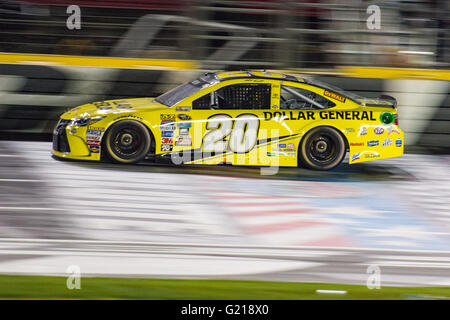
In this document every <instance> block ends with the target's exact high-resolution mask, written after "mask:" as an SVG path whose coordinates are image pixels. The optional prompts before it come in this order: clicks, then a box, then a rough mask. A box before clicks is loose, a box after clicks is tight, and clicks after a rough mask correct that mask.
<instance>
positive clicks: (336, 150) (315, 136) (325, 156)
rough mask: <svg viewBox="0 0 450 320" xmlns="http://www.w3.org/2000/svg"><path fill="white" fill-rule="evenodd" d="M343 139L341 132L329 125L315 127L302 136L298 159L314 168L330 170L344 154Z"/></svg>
mask: <svg viewBox="0 0 450 320" xmlns="http://www.w3.org/2000/svg"><path fill="white" fill-rule="evenodd" d="M345 151H346V147H345V141H344V138H343V137H342V136H341V134H340V133H339V132H338V131H337V130H335V129H333V128H330V127H317V128H314V129H312V130H310V131H308V132H307V133H306V135H305V137H304V138H303V140H302V142H301V145H300V150H299V159H300V162H301V164H302V165H305V166H306V167H308V168H310V169H314V170H331V169H333V168H335V167H336V166H338V165H339V164H340V163H341V161H342V159H344V156H345Z"/></svg>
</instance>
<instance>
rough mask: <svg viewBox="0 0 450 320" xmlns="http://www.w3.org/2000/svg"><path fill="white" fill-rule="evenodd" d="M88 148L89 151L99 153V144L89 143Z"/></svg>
mask: <svg viewBox="0 0 450 320" xmlns="http://www.w3.org/2000/svg"><path fill="white" fill-rule="evenodd" d="M89 150H90V151H91V153H100V146H98V145H90V146H89Z"/></svg>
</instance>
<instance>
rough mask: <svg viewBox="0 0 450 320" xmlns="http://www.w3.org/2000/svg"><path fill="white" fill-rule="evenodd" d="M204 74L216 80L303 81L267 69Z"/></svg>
mask: <svg viewBox="0 0 450 320" xmlns="http://www.w3.org/2000/svg"><path fill="white" fill-rule="evenodd" d="M206 75H213V76H214V77H215V78H216V79H217V80H218V81H225V80H232V79H245V78H249V79H273V80H284V81H293V82H305V81H304V80H303V79H302V78H298V77H294V76H291V75H288V74H283V73H274V72H267V71H225V72H211V73H209V74H208V73H207V74H206Z"/></svg>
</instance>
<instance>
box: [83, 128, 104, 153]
mask: <svg viewBox="0 0 450 320" xmlns="http://www.w3.org/2000/svg"><path fill="white" fill-rule="evenodd" d="M102 133H103V131H101V130H94V129H87V130H86V143H87V145H88V147H89V150H90V151H91V152H92V153H99V152H100V151H99V150H100V144H101V141H100V140H101V137H102Z"/></svg>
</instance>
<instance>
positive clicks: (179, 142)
mask: <svg viewBox="0 0 450 320" xmlns="http://www.w3.org/2000/svg"><path fill="white" fill-rule="evenodd" d="M175 145H176V146H182V147H190V146H191V145H192V138H191V137H190V136H178V137H177V139H176V141H175Z"/></svg>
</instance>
